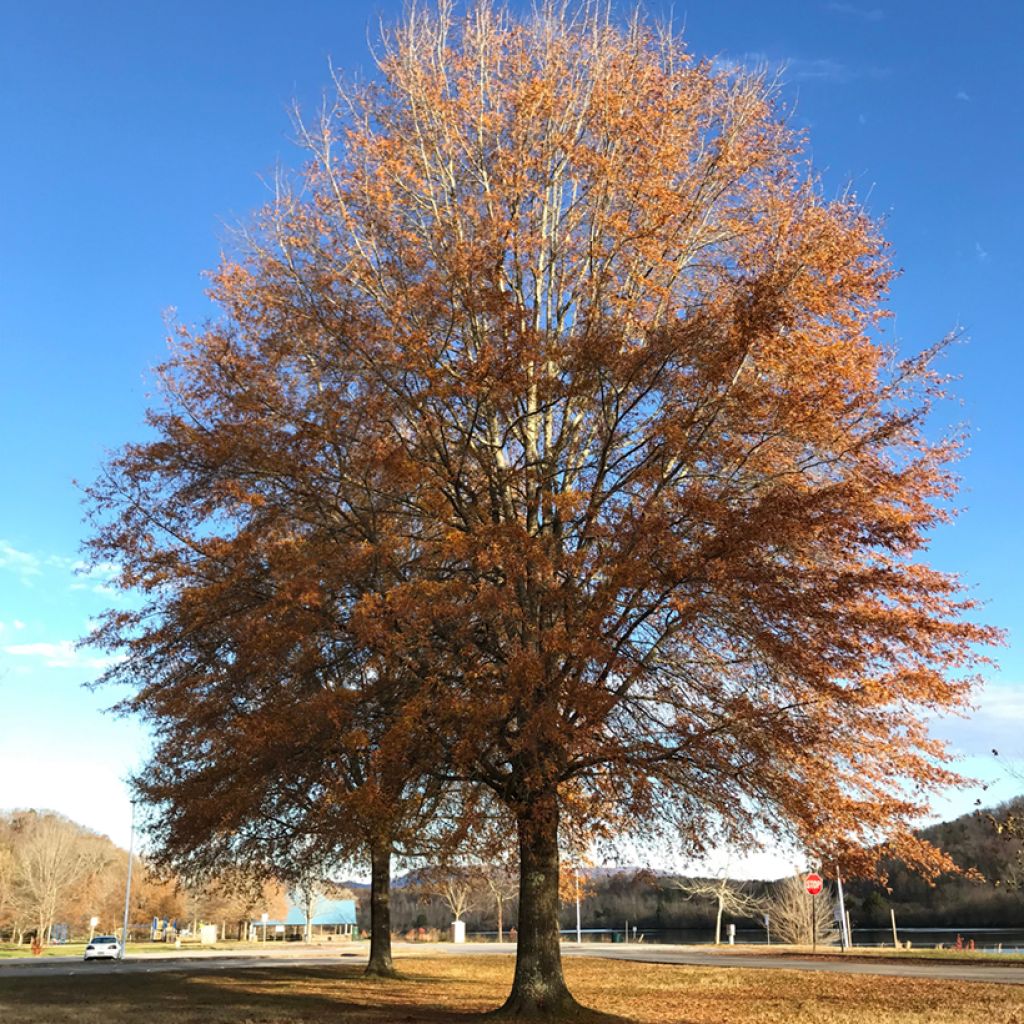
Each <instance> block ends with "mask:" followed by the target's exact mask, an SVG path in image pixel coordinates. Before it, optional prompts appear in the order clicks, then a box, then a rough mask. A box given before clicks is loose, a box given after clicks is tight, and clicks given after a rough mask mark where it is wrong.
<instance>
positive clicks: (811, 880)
mask: <svg viewBox="0 0 1024 1024" xmlns="http://www.w3.org/2000/svg"><path fill="white" fill-rule="evenodd" d="M824 884H825V883H824V881H822V878H821V875H819V874H818V873H817V872H816V871H812V872H811V873H810V874H809V875H808V876H807V877H806V878H805V879H804V888H805V889H806V890H807V895H808V896H810V898H811V899H810V907H811V952H812V953H816V952H817V951H818V935H817V931H818V929H817V927H816V925H817V921H816V919H815V915H814V897H815V896H817V895H818V893H819V892H821V890H822V887H823V886H824Z"/></svg>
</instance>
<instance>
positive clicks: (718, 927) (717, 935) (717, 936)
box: [715, 896, 723, 946]
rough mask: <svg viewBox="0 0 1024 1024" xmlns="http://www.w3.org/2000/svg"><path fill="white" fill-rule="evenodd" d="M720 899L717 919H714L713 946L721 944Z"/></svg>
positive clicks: (719, 900)
mask: <svg viewBox="0 0 1024 1024" xmlns="http://www.w3.org/2000/svg"><path fill="white" fill-rule="evenodd" d="M722 908H723V904H722V898H721V896H719V898H718V917H716V918H715V945H716V946H720V945H721V944H722Z"/></svg>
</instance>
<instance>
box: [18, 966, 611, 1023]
mask: <svg viewBox="0 0 1024 1024" xmlns="http://www.w3.org/2000/svg"><path fill="white" fill-rule="evenodd" d="M410 966H412V965H410ZM503 998H504V993H502V992H501V991H500V990H499V989H497V988H495V983H494V978H493V977H491V978H483V979H480V978H460V977H438V976H436V975H431V974H426V973H422V972H418V971H416V970H412V971H402V973H401V974H400V975H399V977H397V978H394V979H379V978H366V977H364V976H363V973H362V967H361V966H359V965H355V964H331V965H329V966H328V965H325V966H323V967H320V966H316V967H312V966H303V967H298V966H296V967H247V968H233V967H230V966H225V967H224V968H222V969H216V970H197V971H195V972H186V971H153V972H148V973H134V972H133V973H127V972H125V973H120V972H118V971H116V970H115V971H104V972H103V973H102V974H100V973H97V974H95V975H92V976H90V975H89V974H88V972H85V971H83V972H80V973H76V974H75V975H74V976H73V977H57V976H52V975H50V976H46V977H43V976H40V977H31V978H11V979H7V980H3V981H0V1008H2V1010H3V1013H2V1014H0V1016H2V1017H3V1020H4V1024H29V1022H30V1021H31V1022H36V1021H39V1020H61V1021H63V1020H71V1019H73V1020H75V1021H76V1022H81V1024H94V1022H96V1024H137V1022H138V1020H139V1019H140V1017H139V1014H140V1013H141V1014H144V1016H145V1019H146V1021H147V1022H148V1024H182V1022H185V1021H188V1022H191V1021H199V1020H208V1021H211V1022H213V1021H215V1022H216V1024H250V1022H263V1021H281V1020H288V1021H292V1020H294V1021H309V1022H313V1021H335V1022H341V1021H343V1022H344V1024H440V1022H442V1021H448V1022H452V1024H455V1022H457V1024H497V1022H498V1021H502V1022H504V1021H508V1022H510V1024H511V1022H512V1021H515V1020H522V1019H523V1018H520V1017H506V1016H498V1015H496V1014H495V1007H496V1006H498V1005H500V1003H501V1001H502V999H503ZM567 1020H570V1021H571V1022H572V1024H628V1022H627V1021H625V1020H624V1019H623V1018H622V1017H615V1016H610V1015H608V1014H603V1013H600V1012H598V1011H594V1010H586V1011H583V1012H582V1013H581V1014H579V1015H575V1016H572V1017H570V1018H567Z"/></svg>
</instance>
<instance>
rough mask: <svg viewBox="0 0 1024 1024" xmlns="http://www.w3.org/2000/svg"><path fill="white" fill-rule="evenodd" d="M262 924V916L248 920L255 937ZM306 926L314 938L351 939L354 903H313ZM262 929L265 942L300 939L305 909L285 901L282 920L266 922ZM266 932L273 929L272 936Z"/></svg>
mask: <svg viewBox="0 0 1024 1024" xmlns="http://www.w3.org/2000/svg"><path fill="white" fill-rule="evenodd" d="M263 923H264V922H263V918H262V917H261V918H258V919H256V920H254V921H252V929H251V930H252V931H253V932H256V937H257V938H259V937H261V936H262V929H263ZM310 923H311V925H312V927H313V934H314V938H321V937H323V938H327V939H331V938H333V937H335V936H341V937H345V938H351V937H352V936H353V935H354V934H355V930H356V901H355V900H329V899H319V900H316V901H315V903H314V904H313V919H312V921H311V922H310ZM266 926H267V929H268V934H267V938H268V939H269V938H275V939H282V938H285V939H288V938H292V939H295V938H301V937H302V934H303V932H304V931H305V929H306V911H305V908H304V907H302V906H300V905H299V904H298V903H296V902H295V901H294V900H293V899H289V900H288V913H287V914H286V915H285V916H284V918H283V919H277V920H270V919H268V920H267V922H266ZM270 929H273V934H270V932H269V930H270Z"/></svg>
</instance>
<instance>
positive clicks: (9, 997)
mask: <svg viewBox="0 0 1024 1024" xmlns="http://www.w3.org/2000/svg"><path fill="white" fill-rule="evenodd" d="M400 966H401V967H402V969H403V972H404V974H403V977H402V978H401V979H400V980H398V981H394V982H379V981H372V982H371V981H366V980H364V979H362V977H361V976H360V968H358V967H356V966H353V965H334V964H332V965H330V966H328V965H325V966H323V967H319V966H318V967H287V966H281V967H268V968H248V969H242V968H231V967H228V968H227V969H225V970H218V971H216V972H209V973H194V974H186V973H184V972H177V971H175V972H167V973H153V974H117V973H106V972H104V973H102V974H100V973H96V974H94V975H92V976H90V975H89V974H88V973H87V972H83V973H82V974H78V975H76V976H74V977H72V978H44V977H41V976H40V977H32V978H11V979H4V978H3V976H2V974H0V1020H2V1021H3V1024H29V1022H32V1024H36V1022H44V1021H45V1022H46V1024H138V1022H140V1021H145V1022H146V1024H286V1022H287V1024H299V1022H301V1024H327V1022H330V1024H440V1022H444V1021H450V1022H453V1024H483V1018H482V1017H480V1016H479V1015H480V1014H482V1013H484V1012H486V1011H488V1010H492V1009H494V1008H495V1007H496V1006H498V1005H500V1003H501V1002H502V1000H503V998H504V996H505V995H506V993H507V992H508V987H509V983H510V981H511V977H512V959H511V958H510V957H489V956H488V957H482V956H476V957H464V958H460V957H437V958H427V957H424V958H422V959H421V958H417V959H415V960H406V961H403V962H402V963H401V965H400ZM566 974H567V976H568V979H569V983H570V986H571V987H572V989H573V991H574V993H575V994H576V996H577V997H578V998H579V999H580V1000H581V1001H582V1002H584V1003H586V1004H587V1005H589V1006H591V1007H594V1008H595V1009H599V1010H602V1011H604V1012H606V1013H609V1014H613V1015H616V1016H618V1017H620V1018H621V1019H622V1020H623V1021H628V1022H630V1024H854V1022H856V1024H1024V986H1015V985H994V984H992V985H990V984H977V983H966V982H938V981H932V980H922V979H906V978H882V977H870V976H856V975H839V974H817V973H810V972H798V971H765V970H745V969H739V968H726V969H710V968H704V967H677V966H668V965H653V964H637V963H625V962H616V961H611V960H591V959H586V960H584V959H579V960H570V961H568V962H567V963H566Z"/></svg>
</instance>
